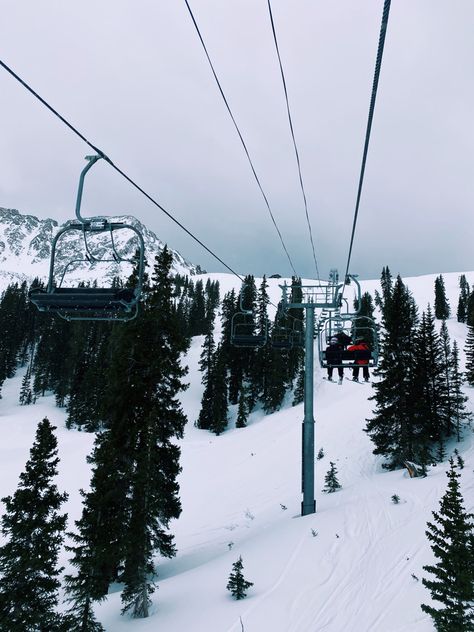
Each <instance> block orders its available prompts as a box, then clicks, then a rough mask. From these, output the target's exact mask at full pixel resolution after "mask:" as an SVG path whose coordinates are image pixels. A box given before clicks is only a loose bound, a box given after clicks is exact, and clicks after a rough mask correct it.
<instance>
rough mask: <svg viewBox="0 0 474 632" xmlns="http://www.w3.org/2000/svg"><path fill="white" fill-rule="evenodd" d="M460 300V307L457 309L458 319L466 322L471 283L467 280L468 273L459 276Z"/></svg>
mask: <svg viewBox="0 0 474 632" xmlns="http://www.w3.org/2000/svg"><path fill="white" fill-rule="evenodd" d="M459 288H460V293H459V301H458V309H457V319H458V322H460V323H465V322H466V319H467V308H468V301H469V294H470V289H469V283H468V282H467V279H466V275H464V274H461V276H460V277H459Z"/></svg>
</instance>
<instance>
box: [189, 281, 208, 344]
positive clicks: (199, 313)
mask: <svg viewBox="0 0 474 632" xmlns="http://www.w3.org/2000/svg"><path fill="white" fill-rule="evenodd" d="M189 329H190V335H191V336H201V335H204V334H205V333H206V330H207V322H206V297H205V295H204V286H203V282H202V280H201V279H198V280H197V281H196V284H195V286H194V292H193V295H192V302H191V306H190V309H189Z"/></svg>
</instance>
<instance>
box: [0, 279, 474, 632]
mask: <svg viewBox="0 0 474 632" xmlns="http://www.w3.org/2000/svg"><path fill="white" fill-rule="evenodd" d="M208 276H209V277H210V278H211V280H219V281H220V283H221V296H222V295H223V294H224V293H225V292H227V291H228V290H230V289H231V288H232V287H234V286H235V283H234V279H232V278H231V277H230V276H229V275H217V274H215V275H208ZM435 276H436V275H431V276H428V277H417V278H414V279H406V283H407V285H408V287H409V288H410V289H411V290H413V292H414V295H415V299H416V301H417V303H418V305H419V307H420V310H422V309H425V308H426V305H427V303H428V301H431V302H432V301H433V296H434V294H433V285H434V278H435ZM458 276H459V275H457V274H456V275H455V274H450V275H444V278H445V283H446V289H447V292H448V297H449V299H450V302H451V307H452V309H453V308H455V306H456V304H457V295H458V289H457V277H458ZM467 277H468V281H470V282H471V284H472V281H473V280H474V273H470V274H469V273H468V274H467ZM282 281H283V280H275V279H271V280H270V293H271V299H272V301H274V302H277V300H278V284H279V283H281V282H282ZM362 285H363V290H365V289H368V290H370V291H372V292H373V290H374V289H375V287H377V286H378V282H375V281H374V282H372V281H370V282H363V284H362ZM448 326H449V330H450V334H451V339H452V340H454V339H456V340H457V341H458V343H459V345H460V348H461V349H462V348H463V346H464V338H465V335H466V328H465V326H464V325H461V324H459V323H457V322H455V321H454V320H453V319H451V320H450V321H449V322H448ZM201 344H202V337H198V338H195V339H194V341H193V344H192V346H191V349H190V350H189V353H188V355H187V357H186V358H185V359H183V362H185V363H186V364H188V366H189V369H190V370H189V375H188V378H187V381H188V382H190V387H189V389H188V390H187V391H186V392H184V393H183V394H182V404H183V408H184V410H185V412H186V414H187V416H188V420H189V422H188V425H187V427H186V431H185V436H184V439H183V440H182V441H181V442H180V443H181V446H182V459H181V462H182V467H183V471H182V473H181V475H180V487H181V491H180V496H181V500H182V506H183V512H182V515H181V517H180V519H179V520H177V521H174V522H173V523H172V524H171V530H172V532H173V533H174V534H175V537H176V544H177V548H178V552H177V556H176V557H175V558H173V559H171V560H162V559H160V558H157V560H156V562H157V570H158V578H157V583H158V586H159V589H158V590H157V591H156V592H155V594H154V595H153V597H152V598H153V606H152V609H151V616H150V617H149V618H148V619H146V620H133V621H132V620H131V619H129V618H128V617H121V616H120V607H121V604H120V590H121V587H120V586H113V587H112V588H111V591H110V594H109V596H108V598H107V600H106V601H105V602H104V603H102V604H99V605H98V606H96V612H97V616H98V618H99V620H100V621H101V622H102V624H103V625H104V627H105V629H106V631H107V632H130V631H131V630H132V629H136V630H140V632H142V631H143V632H152V631H153V632H154V631H155V630H160V631H161V632H191V631H192V632H241V629H242V626H241V620H242V624H243V626H244V630H245V632H267V631H269V632H270V631H271V632H433V630H434V628H433V626H432V624H431V619H430V618H429V617H427V616H426V615H424V613H423V612H422V611H421V610H420V604H421V603H423V602H425V603H429V601H430V600H429V595H428V593H427V591H426V590H425V589H424V588H423V586H422V582H421V578H422V577H423V570H422V567H423V565H425V564H427V563H431V561H432V555H431V550H430V548H429V545H428V543H427V540H426V536H425V529H426V522H427V520H431V518H432V516H431V511H432V510H433V509H437V508H438V501H439V498H440V496H441V495H442V494H443V493H444V490H445V489H446V480H447V479H446V476H445V471H446V469H447V463H442V464H439V465H438V466H437V467H433V468H431V469H430V472H429V476H428V477H427V478H425V479H410V478H409V477H408V475H407V473H406V472H405V471H403V470H398V471H394V472H387V471H385V470H383V468H382V463H383V459H381V458H380V457H378V456H374V455H373V454H372V449H373V446H372V444H371V442H370V439H369V438H368V436H367V435H366V433H364V432H363V428H364V427H365V423H366V422H365V419H366V418H368V417H370V416H371V411H372V408H373V403H372V402H370V401H368V397H369V396H370V395H371V394H372V393H373V389H372V387H371V386H369V385H363V386H362V387H361V385H357V384H351V382H350V381H347V380H345V381H344V382H343V385H342V386H337V385H336V386H335V385H333V384H330V383H328V382H326V381H323V380H322V379H321V378H322V377H323V375H324V372H323V371H322V370H321V369H319V368H316V370H315V411H314V412H315V420H316V427H315V438H316V442H315V446H316V453H317V451H318V450H319V448H320V447H323V448H324V452H325V456H324V458H323V459H321V460H318V461H316V502H317V512H316V513H315V514H313V515H310V516H305V517H300V515H299V513H300V501H301V490H300V483H301V480H300V476H301V461H300V458H301V422H302V418H303V406H302V405H299V406H296V407H294V408H292V407H291V406H290V405H288V406H286V407H285V408H284V409H282V410H281V411H279V412H277V413H275V414H273V415H269V416H264V415H263V413H262V412H261V411H256V412H254V413H253V414H252V415H251V418H250V421H249V426H248V428H245V429H235V428H233V427H232V424H230V428H231V429H229V430H228V431H227V432H225V433H224V434H223V435H221V436H219V437H215V436H214V435H212V434H210V433H208V432H205V431H201V430H198V429H196V428H195V427H194V425H193V424H194V421H195V419H196V418H197V414H198V412H199V406H200V399H201V395H202V385H201V383H200V379H201V376H200V373H199V371H198V361H199V355H200V350H201V349H200V347H201ZM22 374H23V371H22V370H20V371H19V372H18V374H17V376H16V377H15V378H13V379H11V380H7V381H6V382H5V384H4V388H3V393H2V394H3V399H2V400H0V430H1V432H2V435H3V437H4V440H3V442H2V444H1V445H0V459H1V460H0V462H1V463H2V466H1V467H2V476H1V477H0V494H1V496H5V495H7V494H11V493H13V491H14V489H15V488H16V485H17V482H18V475H19V473H20V472H21V471H22V469H23V467H24V464H25V461H26V459H27V458H28V451H29V449H30V447H31V443H32V441H33V437H34V432H35V429H36V425H37V423H38V421H39V420H40V419H41V418H42V417H44V416H46V415H47V416H48V417H49V418H50V419H51V421H52V422H53V423H54V424H55V425H56V426H57V427H58V430H57V435H58V440H59V450H60V456H61V465H60V474H59V476H58V486H59V488H60V489H61V490H67V491H68V492H69V494H70V498H69V500H68V502H67V506H66V507H65V510H66V511H68V514H69V525H68V526H69V529H72V528H73V526H74V524H73V521H74V520H75V519H77V518H78V517H79V516H80V513H81V498H80V495H79V488H80V487H83V488H86V489H87V487H88V484H89V472H90V470H89V467H90V466H89V465H88V464H87V463H86V460H85V457H86V455H87V454H88V453H90V451H91V449H92V444H93V438H94V437H93V436H92V435H89V434H86V433H81V432H77V431H67V430H66V429H65V428H64V420H65V414H64V411H62V410H59V409H57V408H55V406H54V398H53V397H51V396H48V397H45V398H41V399H40V400H39V401H38V403H37V404H36V405H34V406H29V407H20V406H19V405H18V403H17V399H18V392H19V388H20V384H21V378H22ZM466 393H468V394H469V395H470V396H474V390H472V389H466ZM232 414H235V411H234V410H233V409H232ZM456 445H457V444H455V443H454V442H453V444H452V445H450V446H449V452H452V450H453V449H454V447H456ZM457 447H458V448H459V451H460V453H461V454H462V456H463V458H464V459H465V461H466V467H465V469H464V471H463V472H464V473H463V481H462V484H463V490H464V494H465V498H466V505H467V509H468V511H472V510H473V509H474V483H473V482H472V469H473V466H474V442H473V438H472V433H468V434H467V435H466V439H465V441H464V442H463V443H461V444H459V445H458V446H457ZM329 461H334V462H335V464H336V467H337V470H338V479H339V481H340V482H341V484H342V489H341V490H340V491H338V492H336V493H334V494H323V493H322V488H323V486H324V476H325V473H326V472H327V470H328V469H329ZM395 493H396V494H398V495H399V496H400V498H401V502H400V504H398V505H394V504H393V503H392V502H391V496H392V495H393V494H395ZM281 505H285V506H286V507H287V509H286V510H283V509H282V507H281ZM312 529H314V530H316V531H317V536H316V537H313V535H312V533H311V530H312ZM239 555H242V557H243V561H244V575H245V577H246V578H247V579H249V580H250V581H253V582H254V586H252V587H251V588H250V589H249V591H248V596H247V598H246V599H245V600H242V601H234V600H233V599H232V598H231V597H230V595H229V594H228V592H227V591H226V589H225V586H226V583H227V579H228V576H229V573H230V570H231V567H232V563H233V562H234V561H235V560H236V559H237V558H238V556H239ZM67 557H68V556H67V554H66V553H64V552H62V554H61V557H60V563H61V564H62V565H64V566H65V567H66V568H65V572H66V573H67V572H70V570H71V569H70V565H69V562H68V560H67ZM412 574H414V575H416V576H417V577H418V578H419V581H416V579H414V578H413V577H412Z"/></svg>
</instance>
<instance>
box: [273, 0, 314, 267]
mask: <svg viewBox="0 0 474 632" xmlns="http://www.w3.org/2000/svg"><path fill="white" fill-rule="evenodd" d="M267 2H268V13H269V14H270V22H271V25H272V33H273V41H274V42H275V49H276V54H277V57H278V64H279V66H280V74H281V80H282V83H283V91H284V93H285V101H286V111H287V113H288V123H289V124H290V132H291V138H292V140H293V147H294V149H295V156H296V164H297V165H298V175H299V180H300V187H301V193H302V194H303V201H304V210H305V213H306V222H307V224H308V229H309V238H310V241H311V249H312V251H313V259H314V267H315V269H316V278H317V279H318V280H319V269H318V261H317V259H316V251H315V247H314V240H313V230H312V227H311V221H310V219H309V213H308V201H307V198H306V191H305V188H304V184H303V175H302V173H301V163H300V156H299V152H298V146H297V144H296V138H295V132H294V129H293V120H292V118H291V110H290V102H289V99H288V90H287V87H286V80H285V73H284V71H283V64H282V61H281V55H280V48H279V46H278V39H277V35H276V29H275V22H274V20H273V13H272V6H271V4H270V0H267Z"/></svg>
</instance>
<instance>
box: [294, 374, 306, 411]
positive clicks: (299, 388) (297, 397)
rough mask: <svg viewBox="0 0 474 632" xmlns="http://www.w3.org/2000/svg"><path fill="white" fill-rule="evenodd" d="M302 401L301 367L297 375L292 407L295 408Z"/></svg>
mask: <svg viewBox="0 0 474 632" xmlns="http://www.w3.org/2000/svg"><path fill="white" fill-rule="evenodd" d="M303 400H304V366H303V365H302V366H301V368H300V372H299V373H298V380H297V382H296V388H295V392H294V394H293V402H292V405H293V406H297V405H298V404H301V402H302V401H303Z"/></svg>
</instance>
